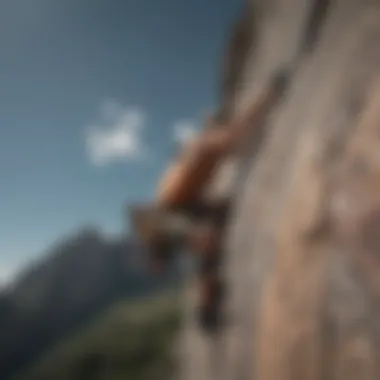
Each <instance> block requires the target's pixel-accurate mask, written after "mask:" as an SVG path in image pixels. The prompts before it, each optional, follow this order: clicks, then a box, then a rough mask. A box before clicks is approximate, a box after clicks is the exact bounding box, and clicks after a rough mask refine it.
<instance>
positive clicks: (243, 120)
mask: <svg viewBox="0 0 380 380" xmlns="http://www.w3.org/2000/svg"><path fill="white" fill-rule="evenodd" d="M287 81H288V73H287V72H280V73H279V74H277V75H276V76H275V78H274V79H273V81H272V83H270V84H269V85H268V86H266V87H265V88H264V89H263V91H262V92H261V93H260V94H259V96H258V98H256V99H255V101H254V102H253V103H252V104H251V105H250V106H249V107H248V109H247V110H246V111H245V112H244V113H243V114H242V115H241V116H240V117H239V118H238V119H237V120H236V122H234V123H233V124H232V125H231V127H230V128H229V129H228V132H229V147H228V149H229V151H230V152H233V151H236V150H238V147H239V145H240V144H241V142H242V141H244V140H245V138H246V136H247V134H248V132H249V131H250V130H251V128H257V127H259V125H260V124H261V122H262V120H263V118H264V117H265V116H266V115H267V113H268V111H269V110H270V109H271V107H272V106H273V105H274V104H275V103H276V101H277V100H278V99H279V98H280V97H281V95H282V93H283V91H284V88H285V86H286V84H287Z"/></svg>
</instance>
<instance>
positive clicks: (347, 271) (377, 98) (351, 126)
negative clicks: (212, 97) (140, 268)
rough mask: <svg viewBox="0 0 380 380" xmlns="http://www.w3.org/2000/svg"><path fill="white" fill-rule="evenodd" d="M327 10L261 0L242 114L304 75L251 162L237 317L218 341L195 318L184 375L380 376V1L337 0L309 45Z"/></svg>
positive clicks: (236, 223)
mask: <svg viewBox="0 0 380 380" xmlns="http://www.w3.org/2000/svg"><path fill="white" fill-rule="evenodd" d="M319 3H322V1H321V0H319ZM313 7H314V2H313V1H308V0H288V1H284V0H255V1H251V4H250V7H248V8H247V9H249V10H250V12H254V16H255V17H250V18H247V19H248V20H250V21H249V22H251V23H253V20H256V23H257V24H256V25H255V27H253V26H252V27H250V28H246V30H247V31H249V33H254V34H255V35H254V36H251V38H250V41H251V44H253V41H254V45H251V46H250V49H249V51H248V53H247V55H246V58H245V66H239V70H240V71H241V75H240V78H239V76H236V77H235V80H236V81H239V83H240V87H238V93H237V94H236V95H234V96H235V100H236V109H235V112H237V113H239V112H241V111H242V110H243V109H244V108H245V107H246V105H247V103H248V102H249V100H250V98H251V97H252V96H254V95H255V94H256V93H257V92H258V91H260V89H261V88H262V86H265V84H266V83H267V81H268V80H269V79H270V77H271V75H273V73H274V72H275V71H276V70H277V68H278V67H279V66H282V65H283V64H293V65H294V77H293V78H292V81H291V84H290V88H289V90H288V92H287V94H286V96H285V97H284V99H283V101H282V102H281V104H279V105H278V106H277V107H276V108H275V109H274V110H273V111H272V113H271V115H270V118H269V120H268V121H267V125H266V128H267V132H268V133H267V134H266V136H264V138H263V140H262V141H261V142H260V145H259V148H258V151H257V146H256V145H255V148H254V149H253V148H252V150H256V152H255V159H254V160H249V157H248V158H247V160H248V161H247V162H246V163H247V165H245V170H247V172H246V176H244V177H246V180H245V181H244V183H243V186H242V188H241V189H240V192H239V197H238V198H239V200H238V201H237V204H236V208H235V213H234V220H233V224H232V226H231V231H230V236H229V238H228V242H227V243H228V244H227V247H228V249H227V258H226V263H225V273H226V279H227V281H228V285H229V298H228V303H227V307H226V309H227V310H226V312H227V315H228V317H229V324H228V326H227V327H226V329H225V331H223V333H222V336H221V337H220V340H221V341H222V343H216V342H205V341H204V340H203V337H201V336H200V334H199V333H198V332H196V329H195V327H194V326H193V327H190V326H191V322H188V324H187V326H188V328H187V329H185V330H186V331H187V335H186V336H187V339H186V344H187V346H186V347H187V351H186V352H185V355H184V356H183V357H184V360H183V364H184V365H185V367H184V368H183V379H184V380H193V379H194V380H195V379H196V380H203V379H205V380H206V379H208V380H212V379H217V378H218V379H223V380H245V379H246V380H248V379H250V380H252V379H253V380H256V379H257V380H322V379H323V380H324V379H332V380H359V379H360V380H361V379H366V380H367V379H368V380H371V379H374V380H375V379H379V378H380V322H379V321H380V308H379V306H380V299H379V291H380V281H379V279H378V278H379V269H380V262H379V257H378V254H379V252H380V227H379V226H380V222H379V220H380V217H379V213H380V191H379V190H380V69H379V67H380V66H379V63H380V44H379V41H380V2H379V1H375V0H372V1H370V0H331V1H330V4H329V7H328V9H327V12H326V15H325V18H324V20H323V22H322V23H321V25H320V27H321V28H320V30H319V34H318V35H317V39H316V43H315V44H314V45H313V46H310V50H309V51H308V52H307V54H303V55H300V47H301V44H302V42H303V41H304V36H305V33H304V31H305V28H306V27H307V25H308V24H309V23H310V17H309V16H310V14H311V13H312V12H314V10H315V9H314V8H313ZM246 22H247V21H246ZM243 67H245V68H244V70H243V69H242V68H243ZM230 101H231V100H230ZM232 109H233V107H231V110H230V111H229V112H232ZM252 144H253V143H252ZM253 145H254V144H253ZM252 153H253V152H252ZM243 169H244V168H243V167H242V168H241V170H243ZM189 308H190V309H191V306H189ZM190 314H191V313H189V315H190ZM190 319H191V317H190V316H189V320H190ZM207 350H215V355H213V356H212V355H209V356H207V355H206V354H205V352H206V353H207ZM210 370H218V371H219V372H218V374H215V373H212V374H210V373H209V372H208V371H210Z"/></svg>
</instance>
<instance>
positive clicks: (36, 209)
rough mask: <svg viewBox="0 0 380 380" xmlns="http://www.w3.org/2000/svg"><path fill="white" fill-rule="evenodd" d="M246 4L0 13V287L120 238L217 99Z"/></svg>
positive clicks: (131, 2)
mask: <svg viewBox="0 0 380 380" xmlns="http://www.w3.org/2000/svg"><path fill="white" fill-rule="evenodd" d="M241 3H242V0H223V1H220V0H191V1H181V0H3V1H1V2H0V51H1V58H0V277H1V275H3V276H4V275H9V274H10V273H11V272H12V271H13V270H14V269H15V268H17V267H18V266H19V265H20V264H22V263H24V262H25V261H27V260H28V259H31V258H34V257H36V255H39V254H41V253H43V252H44V250H45V249H46V248H48V247H49V245H50V244H51V243H52V242H54V241H55V239H57V238H60V237H62V236H65V235H67V234H70V233H71V232H72V231H75V230H76V229H78V228H80V227H82V226H84V225H88V224H90V225H95V226H99V227H100V228H102V229H103V230H104V231H105V232H106V233H118V232H120V231H121V230H122V228H123V227H124V225H123V223H124V220H123V207H124V206H125V204H127V203H128V202H130V201H134V200H142V199H147V198H149V197H150V196H151V195H152V193H153V190H154V185H155V182H156V180H157V178H158V176H159V174H160V173H161V171H162V169H163V167H164V165H165V163H166V162H167V160H168V158H169V156H170V154H171V152H172V151H173V149H175V141H176V139H178V138H179V137H181V136H183V135H185V134H186V133H188V132H189V131H191V130H192V128H199V126H200V123H201V120H202V117H203V115H204V113H205V111H206V110H209V109H210V108H211V109H212V106H213V105H214V103H215V101H216V100H217V89H218V84H219V83H218V80H219V74H220V58H221V54H222V52H223V46H224V44H225V42H226V41H225V39H226V34H227V32H228V27H229V26H230V24H231V22H233V21H234V19H235V18H236V15H237V14H238V11H239V9H240V5H241Z"/></svg>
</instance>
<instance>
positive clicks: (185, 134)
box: [173, 121, 197, 144]
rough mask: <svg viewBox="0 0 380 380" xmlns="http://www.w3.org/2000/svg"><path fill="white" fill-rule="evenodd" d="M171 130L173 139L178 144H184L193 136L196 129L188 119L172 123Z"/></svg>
mask: <svg viewBox="0 0 380 380" xmlns="http://www.w3.org/2000/svg"><path fill="white" fill-rule="evenodd" d="M173 132H174V140H175V141H176V142H178V143H180V144H184V143H186V142H188V141H190V140H192V139H193V138H194V137H195V135H196V134H197V129H196V127H195V126H194V124H193V123H191V122H189V121H180V122H178V123H176V124H175V125H174V128H173Z"/></svg>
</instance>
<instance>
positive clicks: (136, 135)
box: [86, 101, 146, 166]
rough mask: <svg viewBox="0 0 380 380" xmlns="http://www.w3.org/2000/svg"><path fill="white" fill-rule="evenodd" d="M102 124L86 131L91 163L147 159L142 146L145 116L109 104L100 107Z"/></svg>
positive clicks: (113, 103)
mask: <svg viewBox="0 0 380 380" xmlns="http://www.w3.org/2000/svg"><path fill="white" fill-rule="evenodd" d="M100 111H101V123H99V124H97V125H92V126H90V127H89V128H88V130H87V131H86V132H87V133H86V149H87V153H88V156H89V159H90V161H91V163H93V164H94V165H98V166H103V165H106V164H109V163H111V162H116V161H125V160H136V159H141V158H143V157H144V156H145V155H146V148H145V146H144V144H143V142H142V136H141V134H142V130H143V126H144V122H145V114H144V112H143V111H142V110H141V109H138V108H128V107H123V106H122V105H121V104H119V103H117V102H114V101H107V102H105V103H104V104H103V105H102V107H101V110H100Z"/></svg>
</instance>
